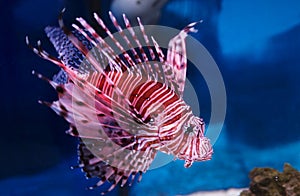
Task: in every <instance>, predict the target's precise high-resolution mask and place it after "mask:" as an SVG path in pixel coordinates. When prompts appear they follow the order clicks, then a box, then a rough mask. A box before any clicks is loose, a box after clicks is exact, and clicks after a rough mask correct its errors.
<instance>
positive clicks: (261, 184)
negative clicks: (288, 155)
mask: <svg viewBox="0 0 300 196" xmlns="http://www.w3.org/2000/svg"><path fill="white" fill-rule="evenodd" d="M249 178H250V179H251V182H250V188H249V190H245V191H243V192H242V193H241V194H240V196H300V172H299V171H297V170H296V169H294V168H293V167H292V166H291V165H290V164H288V163H285V164H284V168H283V172H279V171H277V170H275V169H272V168H254V169H253V170H252V171H251V172H250V174H249Z"/></svg>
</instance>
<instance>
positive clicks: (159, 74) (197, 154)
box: [26, 12, 213, 193]
mask: <svg viewBox="0 0 300 196" xmlns="http://www.w3.org/2000/svg"><path fill="white" fill-rule="evenodd" d="M109 15H110V18H111V21H112V23H113V25H114V26H115V28H116V29H117V31H118V32H117V33H118V34H119V35H120V36H121V38H122V39H123V43H122V44H121V42H120V41H119V40H117V39H116V37H115V36H114V34H113V33H111V31H110V30H109V28H107V26H106V25H105V24H104V22H103V21H102V20H101V19H100V18H99V16H98V15H96V14H95V15H94V16H95V19H96V21H97V22H98V24H99V25H100V26H101V27H102V29H103V30H104V31H105V32H106V34H107V35H108V37H109V38H110V39H111V40H112V42H113V44H114V47H117V48H118V50H119V51H120V54H117V52H116V50H114V49H113V48H112V46H110V45H109V44H108V43H107V42H106V41H105V40H104V39H103V38H102V37H101V36H99V35H98V34H97V32H96V31H95V30H94V29H93V28H92V27H91V26H90V25H89V24H88V23H87V22H86V21H85V20H84V19H82V18H77V21H78V22H79V23H80V25H81V27H79V26H77V25H75V24H73V27H74V30H73V31H69V30H68V29H67V28H66V27H65V26H64V23H63V20H62V14H61V16H60V18H59V24H60V28H57V27H47V28H46V29H45V31H46V33H47V36H48V37H49V39H50V41H51V42H52V43H53V45H54V47H55V49H56V51H57V52H58V54H59V57H58V58H56V57H53V56H51V55H49V54H48V53H47V52H46V51H44V50H43V49H42V47H41V42H40V41H38V42H37V45H38V47H37V48H34V47H32V46H31V45H30V43H29V39H28V37H27V38H26V42H27V44H28V46H29V47H31V48H32V50H33V51H34V52H35V53H36V54H37V55H39V56H40V57H42V58H44V59H46V60H49V61H51V62H53V63H54V64H56V65H57V66H59V67H60V68H61V69H62V70H61V71H60V72H59V73H58V74H57V75H56V76H55V77H54V79H53V80H49V79H47V78H45V77H44V76H42V75H41V74H37V76H38V77H40V78H43V79H45V80H46V81H47V82H49V83H50V85H52V86H53V87H54V88H55V89H56V91H57V93H58V100H57V101H54V102H52V103H48V102H41V103H44V104H46V105H47V106H49V107H50V108H51V109H52V110H54V111H55V112H56V113H57V114H58V115H60V116H62V117H64V118H65V119H66V121H68V123H69V124H70V129H69V130H68V131H67V133H68V134H70V135H72V136H75V137H78V138H79V140H80V143H79V146H78V156H79V165H78V167H80V168H82V170H83V171H84V172H85V173H86V176H87V177H89V178H90V177H98V178H99V182H98V183H97V184H96V185H94V186H92V187H90V188H91V189H93V188H95V187H98V186H101V185H102V184H103V183H105V182H106V181H108V182H110V183H111V186H110V187H109V189H108V190H107V192H108V191H111V190H112V189H113V188H114V187H115V186H116V185H117V184H120V185H121V186H124V185H125V184H126V183H128V184H131V182H132V180H133V179H134V178H135V176H136V175H137V174H140V175H139V176H140V177H139V180H141V176H142V173H145V172H146V171H147V169H148V168H149V166H150V164H151V162H152V161H153V159H154V158H155V155H156V152H157V151H161V152H164V153H167V154H172V155H174V156H175V157H176V158H178V159H182V160H185V164H184V166H185V167H190V166H191V165H192V163H193V162H194V161H204V160H209V159H211V156H212V153H213V150H212V147H211V144H210V141H209V139H208V138H206V137H205V136H204V133H205V127H204V121H203V120H202V119H201V118H199V117H197V116H195V115H193V113H192V110H191V108H190V106H188V105H187V104H186V103H185V101H184V100H183V98H182V97H183V91H184V84H185V79H186V68H187V59H186V46H185V38H186V36H187V33H189V32H195V29H194V26H195V25H196V23H191V24H190V25H188V26H186V27H185V28H184V29H183V30H182V31H180V33H179V34H178V35H176V36H175V37H174V38H173V39H171V40H170V42H169V48H168V51H167V55H166V57H165V55H164V53H163V51H162V49H161V48H160V47H159V45H158V43H157V42H156V41H155V39H154V38H153V37H151V39H150V38H149V37H148V36H147V34H146V33H145V30H144V26H143V25H142V23H141V21H140V19H139V18H138V20H137V21H138V24H139V26H138V30H139V32H136V31H135V30H134V29H133V28H132V27H131V25H130V22H129V20H128V19H127V18H126V16H125V15H123V20H124V24H125V26H126V29H127V30H129V35H130V36H131V37H130V39H131V40H133V42H135V44H136V45H137V46H138V47H137V48H134V47H133V46H132V42H131V41H129V38H128V35H127V34H125V33H124V30H123V29H122V28H121V26H120V25H119V24H118V22H117V20H116V19H115V17H114V16H113V15H112V13H111V12H110V13H109ZM137 33H139V34H141V35H142V37H143V39H144V40H143V41H144V42H145V43H146V44H147V47H144V46H142V44H141V42H142V40H140V39H138V38H137V37H138V36H137ZM124 43H125V44H126V47H129V48H130V49H129V51H127V50H125V46H123V45H124ZM151 45H152V46H151ZM104 193H106V192H104Z"/></svg>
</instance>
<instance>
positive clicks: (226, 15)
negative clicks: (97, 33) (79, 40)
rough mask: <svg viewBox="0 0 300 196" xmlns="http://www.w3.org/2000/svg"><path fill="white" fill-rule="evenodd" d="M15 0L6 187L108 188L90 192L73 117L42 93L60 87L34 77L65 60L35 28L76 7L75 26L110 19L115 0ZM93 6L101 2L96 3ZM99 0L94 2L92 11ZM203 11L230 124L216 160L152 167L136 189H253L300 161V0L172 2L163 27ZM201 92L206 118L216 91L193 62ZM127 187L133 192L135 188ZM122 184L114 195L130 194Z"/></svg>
mask: <svg viewBox="0 0 300 196" xmlns="http://www.w3.org/2000/svg"><path fill="white" fill-rule="evenodd" d="M92 2H95V1H67V0H65V1H63V0H51V1H48V0H44V1H38V0H27V1H24V0H15V1H7V2H3V1H1V2H0V15H1V30H0V33H1V36H0V43H1V44H0V51H1V52H0V73H1V77H0V81H1V82H0V84H1V98H0V100H1V102H0V104H1V125H2V126H1V137H0V152H1V161H0V166H1V167H0V195H98V194H99V192H100V190H96V191H87V190H86V189H85V188H86V187H87V186H90V185H93V184H94V183H95V182H96V181H95V180H86V179H85V177H84V175H83V173H81V172H80V171H79V170H70V166H72V165H76V164H77V158H76V156H77V155H76V145H77V140H76V139H74V138H72V137H70V136H67V135H66V134H65V133H64V131H65V130H66V129H67V128H68V125H67V123H66V122H65V121H64V120H63V119H62V118H60V117H58V116H57V115H56V114H54V112H52V111H50V110H49V109H48V108H46V107H44V106H41V105H39V104H38V103H37V100H39V99H41V100H49V101H51V100H55V99H56V95H55V92H54V90H52V88H51V87H49V86H48V84H47V83H46V82H43V81H41V80H39V79H37V78H36V77H34V76H32V75H31V71H32V70H33V69H35V70H37V71H39V72H41V73H43V74H45V75H46V76H48V77H50V78H51V77H52V75H53V74H54V73H56V72H57V70H58V69H57V68H56V67H55V66H53V65H52V64H51V63H49V62H46V61H44V60H42V59H40V58H38V57H37V56H36V55H34V54H33V53H32V51H30V50H29V49H28V48H27V47H26V45H25V36H26V35H29V36H30V38H31V39H32V40H38V39H41V41H42V43H43V46H44V48H45V49H47V51H49V52H50V53H52V54H55V51H54V49H53V47H52V45H51V44H50V42H49V41H48V40H47V38H46V35H45V34H44V32H43V29H44V27H46V26H47V25H57V15H58V13H59V12H60V10H61V9H62V8H63V7H66V8H67V13H66V14H65V21H66V23H67V24H68V25H70V23H72V22H73V21H74V18H75V17H77V16H83V17H85V18H87V20H89V21H92V20H91V11H95V9H96V8H97V6H99V5H100V7H101V8H99V9H98V10H97V11H98V12H99V13H101V15H103V17H104V18H107V11H108V9H109V1H105V2H104V1H103V2H100V1H99V2H100V3H99V2H98V3H96V4H92ZM91 5H93V6H91ZM91 7H92V8H93V9H91ZM200 19H203V20H204V22H203V23H202V24H201V25H199V26H198V27H197V28H198V29H199V32H198V33H197V34H193V35H192V36H194V37H195V38H196V39H198V40H199V41H200V42H201V43H202V44H203V45H204V46H205V47H206V48H207V49H208V51H209V52H210V53H211V55H212V56H213V58H214V59H215V61H216V63H217V64H218V66H219V69H220V71H221V73H222V75H223V77H224V83H225V86H226V91H227V115H226V121H225V126H224V128H223V130H222V132H221V135H220V137H219V139H218V140H217V142H216V143H215V145H214V156H213V159H212V160H211V161H208V162H204V163H195V164H194V165H193V166H192V167H191V168H189V169H185V168H184V167H183V161H175V162H171V163H169V164H167V165H165V166H164V167H161V168H158V169H154V170H150V171H148V172H147V173H146V174H145V175H144V176H143V180H142V182H140V183H139V184H134V186H133V187H132V188H130V189H128V190H126V191H129V194H130V195H141V193H143V194H144V195H175V194H188V193H192V192H195V191H201V190H216V189H227V188H230V187H236V188H238V187H246V186H247V185H248V183H249V179H248V172H249V171H250V170H251V169H252V168H253V167H274V168H276V169H280V170H281V169H282V166H283V164H284V163H285V162H289V163H291V164H292V165H293V166H294V167H295V168H297V169H300V134H299V132H300V120H299V119H300V88H299V85H300V77H299V76H300V2H299V1H297V0H286V1H284V0H275V1H273V0H272V1H271V0H265V1H259V0H252V1H248V0H247V1H239V0H223V1H222V0H212V1H204V0H203V1H197V0H184V1H183V0H170V1H169V2H168V3H167V4H166V5H165V7H164V8H163V11H162V14H161V19H160V21H159V22H158V24H160V25H166V26H170V27H174V28H178V29H180V28H183V27H184V26H185V25H186V24H188V23H189V22H192V21H198V20H200ZM188 78H189V79H190V80H191V81H192V82H193V84H194V87H195V88H196V90H197V93H198V96H199V99H200V107H201V116H202V117H203V118H204V119H209V117H210V97H209V94H208V91H207V87H206V86H205V84H203V81H202V79H201V77H199V76H197V75H196V76H195V75H194V74H193V72H192V71H191V70H188ZM126 191H124V190H123V194H125V193H124V192H126ZM120 192H122V191H120V190H119V189H115V190H114V191H113V192H111V193H110V194H109V195H120V194H121V193H120Z"/></svg>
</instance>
